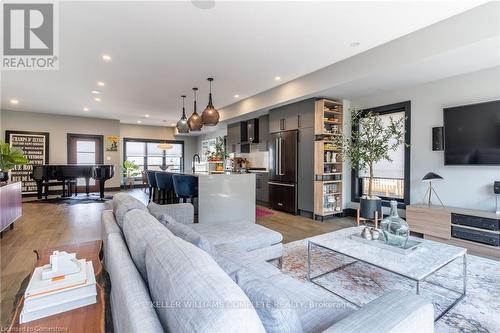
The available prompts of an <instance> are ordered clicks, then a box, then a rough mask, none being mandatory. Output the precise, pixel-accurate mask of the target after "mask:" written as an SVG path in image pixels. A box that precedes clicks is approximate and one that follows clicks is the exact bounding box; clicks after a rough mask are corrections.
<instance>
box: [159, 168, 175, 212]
mask: <svg viewBox="0 0 500 333" xmlns="http://www.w3.org/2000/svg"><path fill="white" fill-rule="evenodd" d="M155 175H156V187H157V188H158V203H161V204H165V201H166V202H167V203H173V201H174V181H173V178H172V176H173V175H172V173H170V172H156V174H155Z"/></svg>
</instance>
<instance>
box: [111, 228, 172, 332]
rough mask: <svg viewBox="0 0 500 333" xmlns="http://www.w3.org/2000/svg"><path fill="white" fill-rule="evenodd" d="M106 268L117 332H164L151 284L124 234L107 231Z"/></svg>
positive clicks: (114, 324)
mask: <svg viewBox="0 0 500 333" xmlns="http://www.w3.org/2000/svg"><path fill="white" fill-rule="evenodd" d="M105 256H106V270H107V271H108V273H109V277H110V280H111V285H112V288H111V311H112V317H113V326H114V329H115V332H152V333H161V332H163V328H162V326H161V323H160V320H159V318H158V315H157V314H156V312H155V309H154V308H153V307H152V306H151V298H150V297H149V291H148V287H147V286H146V283H145V281H144V280H143V279H142V278H141V276H140V275H139V272H138V271H137V269H136V267H135V265H134V263H133V261H132V259H131V258H130V255H129V252H128V249H127V245H125V241H124V240H123V238H122V236H121V234H118V233H114V234H109V235H108V246H107V250H106V252H105Z"/></svg>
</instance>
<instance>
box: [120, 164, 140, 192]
mask: <svg viewBox="0 0 500 333" xmlns="http://www.w3.org/2000/svg"><path fill="white" fill-rule="evenodd" d="M138 174H140V172H139V166H138V165H137V164H135V163H134V162H131V161H123V176H124V177H125V179H124V183H125V186H127V185H129V186H131V187H132V186H133V185H134V177H135V176H137V175H138Z"/></svg>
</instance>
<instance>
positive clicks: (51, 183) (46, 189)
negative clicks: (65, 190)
mask: <svg viewBox="0 0 500 333" xmlns="http://www.w3.org/2000/svg"><path fill="white" fill-rule="evenodd" d="M63 185H64V182H62V181H49V182H43V183H42V186H43V193H44V195H45V200H47V198H48V196H49V187H51V186H63Z"/></svg>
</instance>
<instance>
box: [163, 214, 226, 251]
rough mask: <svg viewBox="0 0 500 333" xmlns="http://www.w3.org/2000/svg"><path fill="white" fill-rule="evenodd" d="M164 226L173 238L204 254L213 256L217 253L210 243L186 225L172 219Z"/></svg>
mask: <svg viewBox="0 0 500 333" xmlns="http://www.w3.org/2000/svg"><path fill="white" fill-rule="evenodd" d="M162 223H163V222H162ZM165 226H166V227H167V229H168V230H170V231H171V232H172V233H173V234H174V235H175V236H177V237H179V238H180V239H183V240H185V241H186V242H189V243H191V244H193V245H195V246H196V247H198V248H200V249H202V250H203V251H205V252H208V253H209V254H210V255H215V254H216V253H217V251H216V250H215V248H214V247H213V245H212V243H210V241H209V240H208V239H206V238H205V237H203V236H202V235H200V234H199V233H197V232H196V231H195V230H193V229H191V228H190V227H188V226H187V225H185V224H182V223H179V222H176V221H175V220H174V219H171V220H169V221H168V223H166V224H165Z"/></svg>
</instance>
